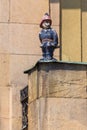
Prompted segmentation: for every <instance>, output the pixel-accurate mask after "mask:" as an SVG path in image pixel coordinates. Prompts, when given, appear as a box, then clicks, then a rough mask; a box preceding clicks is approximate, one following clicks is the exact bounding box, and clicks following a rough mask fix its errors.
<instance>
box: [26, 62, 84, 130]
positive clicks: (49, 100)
mask: <svg viewBox="0 0 87 130" xmlns="http://www.w3.org/2000/svg"><path fill="white" fill-rule="evenodd" d="M25 73H28V76H29V80H28V86H29V92H28V93H29V108H28V121H29V123H28V125H29V126H28V127H29V130H31V129H32V130H54V129H55V130H71V129H73V130H78V129H81V130H86V129H87V123H86V122H87V116H86V115H87V110H86V109H87V103H86V102H87V65H83V64H79V63H65V62H54V63H52V62H47V63H37V64H36V66H34V67H33V68H32V69H30V70H28V71H26V72H25Z"/></svg>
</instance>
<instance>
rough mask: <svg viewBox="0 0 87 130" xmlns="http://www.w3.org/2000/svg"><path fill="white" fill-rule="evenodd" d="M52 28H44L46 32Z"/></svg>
mask: <svg viewBox="0 0 87 130" xmlns="http://www.w3.org/2000/svg"><path fill="white" fill-rule="evenodd" d="M50 29H51V28H47V29H46V28H43V30H44V31H46V32H47V31H49V30H50Z"/></svg>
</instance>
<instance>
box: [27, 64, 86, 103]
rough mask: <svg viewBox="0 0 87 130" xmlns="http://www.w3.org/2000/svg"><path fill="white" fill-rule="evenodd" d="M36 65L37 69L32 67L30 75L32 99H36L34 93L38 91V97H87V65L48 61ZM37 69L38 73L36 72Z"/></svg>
mask: <svg viewBox="0 0 87 130" xmlns="http://www.w3.org/2000/svg"><path fill="white" fill-rule="evenodd" d="M36 66H37V67H36V70H35V68H34V69H32V73H31V74H30V75H29V96H30V98H31V100H32V101H33V100H35V98H34V97H33V96H32V95H35V93H37V92H38V93H37V96H36V98H37V97H42V96H43V97H65V98H66V97H68V98H71V97H72V98H87V75H86V72H87V68H86V65H81V64H73V63H61V62H56V63H52V62H48V63H39V64H37V65H36ZM36 71H37V73H38V75H37V74H35V73H36ZM35 76H36V78H35ZM37 76H38V78H37ZM35 80H37V82H36V81H35Z"/></svg>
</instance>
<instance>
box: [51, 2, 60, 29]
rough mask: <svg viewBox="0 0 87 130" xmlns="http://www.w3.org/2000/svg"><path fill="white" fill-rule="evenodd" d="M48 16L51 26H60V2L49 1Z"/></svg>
mask: <svg viewBox="0 0 87 130" xmlns="http://www.w3.org/2000/svg"><path fill="white" fill-rule="evenodd" d="M50 14H51V18H52V24H53V25H57V26H59V25H60V0H50Z"/></svg>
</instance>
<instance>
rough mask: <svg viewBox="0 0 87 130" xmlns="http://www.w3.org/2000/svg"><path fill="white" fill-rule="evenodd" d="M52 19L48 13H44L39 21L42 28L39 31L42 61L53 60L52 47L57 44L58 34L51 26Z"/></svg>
mask: <svg viewBox="0 0 87 130" xmlns="http://www.w3.org/2000/svg"><path fill="white" fill-rule="evenodd" d="M51 25H52V20H51V18H50V16H49V14H48V13H45V14H44V16H43V18H42V21H41V23H40V28H42V30H41V31H40V33H39V39H40V42H41V46H40V47H41V48H42V53H43V58H42V59H41V60H42V61H48V60H55V59H54V58H53V52H54V49H55V48H57V45H58V35H57V33H56V31H55V30H54V29H52V28H51Z"/></svg>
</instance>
